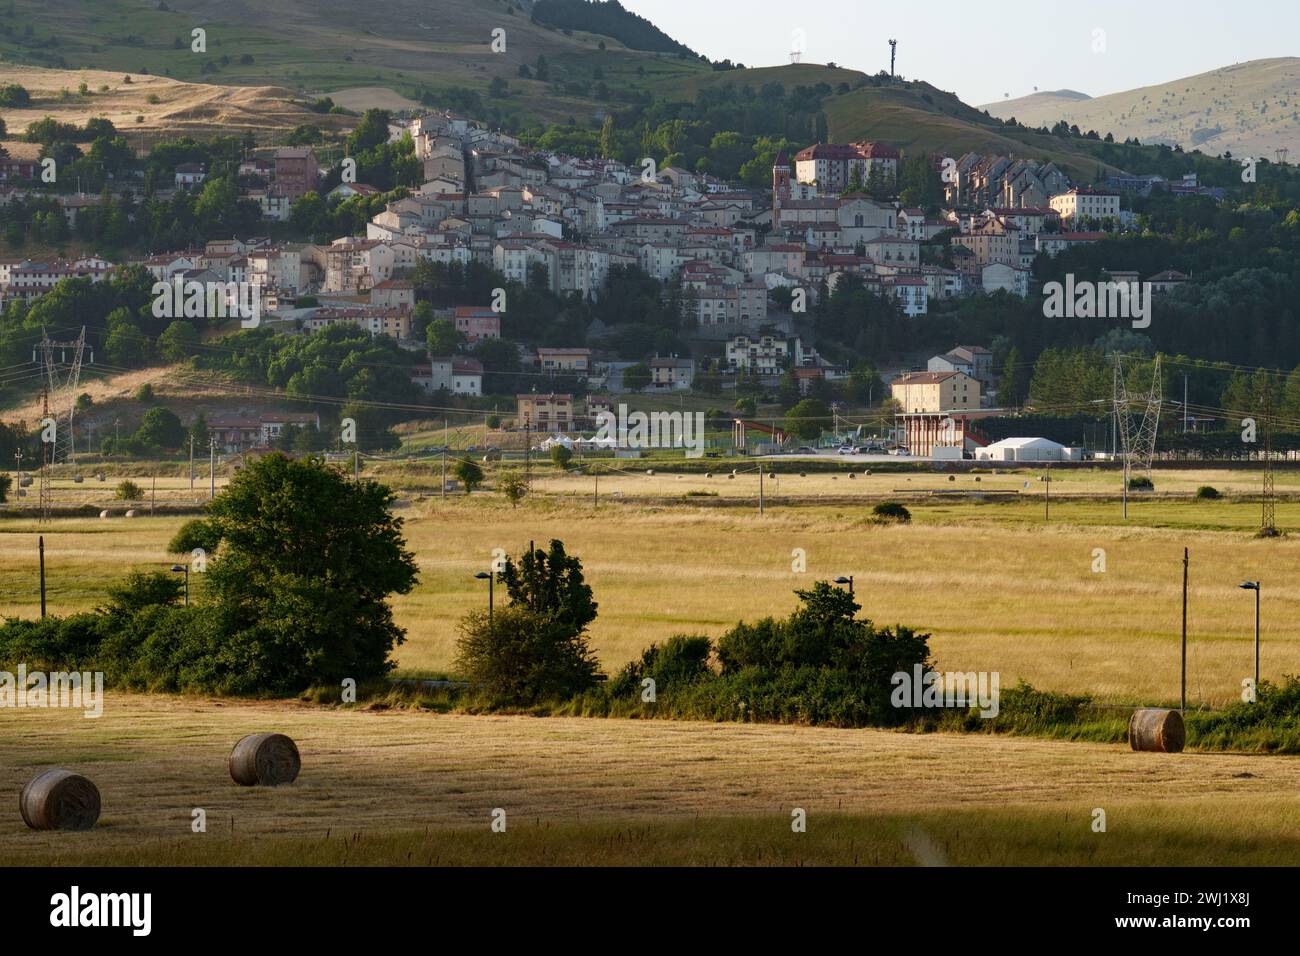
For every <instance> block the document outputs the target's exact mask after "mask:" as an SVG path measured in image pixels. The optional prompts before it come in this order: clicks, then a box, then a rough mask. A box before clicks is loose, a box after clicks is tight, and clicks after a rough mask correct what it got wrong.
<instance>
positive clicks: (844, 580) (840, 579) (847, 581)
mask: <svg viewBox="0 0 1300 956" xmlns="http://www.w3.org/2000/svg"><path fill="white" fill-rule="evenodd" d="M835 583H836V584H847V585H848V586H849V597H852V596H853V575H851V574H850V575H849V576H848V577H847V578H846V577H844V575H842V574H841V575H840V576H839V577H838V578H836V579H835Z"/></svg>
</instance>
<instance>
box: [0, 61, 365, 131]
mask: <svg viewBox="0 0 1300 956" xmlns="http://www.w3.org/2000/svg"><path fill="white" fill-rule="evenodd" d="M128 74H129V75H130V77H131V82H130V83H126V82H124V77H126V76H127V75H128ZM83 82H84V83H85V84H86V85H87V87H89V93H88V94H87V95H85V96H82V95H79V94H78V93H77V89H78V86H79V84H81V83H83ZM8 83H17V84H20V85H21V86H23V87H25V88H26V89H27V91H28V92H29V93H31V95H32V100H33V102H32V104H31V105H30V106H29V107H28V108H26V109H6V110H5V123H6V125H7V127H8V130H9V136H11V137H13V138H14V139H17V138H18V137H20V136H21V135H22V134H23V133H25V132H26V131H27V127H28V126H29V125H30V124H31V123H34V122H37V121H38V120H41V119H44V118H45V117H46V116H51V117H53V118H54V119H56V120H58V121H59V122H60V123H75V124H76V125H78V126H84V125H85V123H86V121H87V120H88V119H90V118H91V117H94V116H102V117H104V118H105V119H109V120H112V122H113V124H114V125H115V126H116V127H117V128H118V129H119V130H120V131H121V132H122V133H123V134H124V135H125V136H127V138H128V139H129V141H130V143H131V145H132V147H135V146H138V145H139V141H140V137H141V135H142V134H145V135H147V136H148V138H149V142H150V143H151V144H152V143H153V142H156V141H157V140H158V139H159V138H174V137H177V136H184V135H190V136H201V137H208V136H211V135H212V133H213V131H214V130H220V131H221V132H223V133H232V132H242V131H244V130H250V131H252V132H254V133H273V132H281V131H284V130H290V129H293V128H294V127H295V126H299V125H302V124H305V123H310V124H312V125H315V126H319V127H321V128H322V129H329V130H338V129H341V128H342V127H343V125H344V123H345V122H346V121H347V119H346V118H345V117H338V116H327V115H322V114H319V113H313V112H311V111H310V110H308V109H307V108H306V106H305V105H304V104H303V103H302V102H301V101H300V100H299V99H298V98H297V97H296V96H295V94H294V93H293V92H292V91H291V90H289V89H286V88H283V87H278V86H229V85H215V84H210V83H185V82H182V81H180V80H173V79H169V78H167V77H165V76H149V75H144V74H140V73H135V72H134V71H131V70H125V71H112V70H50V69H43V68H41V67H34V66H18V65H16V64H13V63H4V64H0V85H4V84H8ZM105 85H107V86H108V87H109V89H108V90H107V91H106V92H100V87H102V86H105ZM63 90H67V91H69V93H70V94H71V95H69V96H68V97H66V98H65V97H63V96H62V95H61V94H62V91H63ZM151 98H156V102H150V100H151ZM137 116H139V117H143V121H142V122H136V117H137Z"/></svg>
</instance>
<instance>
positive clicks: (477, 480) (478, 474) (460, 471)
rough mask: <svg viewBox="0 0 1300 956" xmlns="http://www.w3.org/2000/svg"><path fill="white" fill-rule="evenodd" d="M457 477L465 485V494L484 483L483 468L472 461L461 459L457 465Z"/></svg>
mask: <svg viewBox="0 0 1300 956" xmlns="http://www.w3.org/2000/svg"><path fill="white" fill-rule="evenodd" d="M456 477H457V478H458V479H460V483H461V484H462V485H464V486H465V494H469V493H470V492H471V491H473V490H474V489H475V488H477V487H478V486H479V485H481V484H483V469H482V468H480V467H479V466H478V465H476V464H474V462H472V461H469V460H465V461H461V462H460V463H459V464H457V465H456Z"/></svg>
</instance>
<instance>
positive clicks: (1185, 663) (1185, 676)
mask: <svg viewBox="0 0 1300 956" xmlns="http://www.w3.org/2000/svg"><path fill="white" fill-rule="evenodd" d="M1185 710H1187V549H1186V548H1183V694H1182V704H1181V706H1180V707H1179V712H1180V713H1181V712H1183V711H1185Z"/></svg>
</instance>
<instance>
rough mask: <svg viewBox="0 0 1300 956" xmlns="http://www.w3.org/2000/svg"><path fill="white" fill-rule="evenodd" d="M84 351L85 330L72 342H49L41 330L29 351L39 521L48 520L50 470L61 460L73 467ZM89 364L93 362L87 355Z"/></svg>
mask: <svg viewBox="0 0 1300 956" xmlns="http://www.w3.org/2000/svg"><path fill="white" fill-rule="evenodd" d="M85 350H86V327H85V326H84V325H83V326H82V327H81V335H80V336H78V337H77V340H76V341H75V342H53V341H51V340H50V337H49V334H48V333H46V331H45V330H44V329H42V330H41V342H40V345H38V346H36V348H34V349H33V350H32V361H33V362H39V364H40V369H41V423H40V435H41V470H40V479H39V484H40V508H41V516H40V521H41V522H46V521H49V520H50V509H51V506H52V504H53V495H52V493H51V490H50V466H51V465H53V464H54V463H55V462H57V461H59V460H62V461H66V462H69V463H73V464H75V463H76V460H77V446H76V438H75V436H74V434H73V431H72V424H73V422H72V420H73V415H74V414H75V413H76V408H77V386H78V385H79V384H80V382H81V361H82V355H83V354H84V353H85ZM90 360H91V361H92V362H93V361H94V360H95V358H94V353H93V352H92V353H91V359H90Z"/></svg>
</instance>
